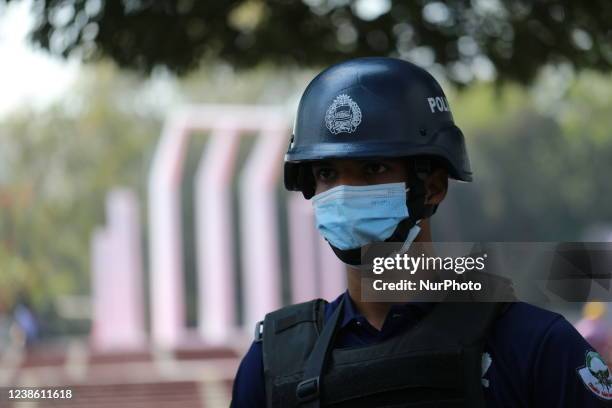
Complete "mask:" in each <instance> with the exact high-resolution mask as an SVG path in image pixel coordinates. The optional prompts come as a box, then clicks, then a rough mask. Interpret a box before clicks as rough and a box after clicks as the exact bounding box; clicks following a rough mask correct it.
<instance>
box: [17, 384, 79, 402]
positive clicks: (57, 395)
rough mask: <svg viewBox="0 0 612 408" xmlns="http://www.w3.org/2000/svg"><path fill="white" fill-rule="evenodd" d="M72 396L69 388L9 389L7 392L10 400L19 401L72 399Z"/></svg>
mask: <svg viewBox="0 0 612 408" xmlns="http://www.w3.org/2000/svg"><path fill="white" fill-rule="evenodd" d="M72 395H73V394H72V389H69V388H39V387H20V388H8V389H7V392H6V397H7V398H8V399H9V400H19V401H41V400H51V399H72Z"/></svg>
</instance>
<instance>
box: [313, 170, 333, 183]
mask: <svg viewBox="0 0 612 408" xmlns="http://www.w3.org/2000/svg"><path fill="white" fill-rule="evenodd" d="M316 175H317V179H319V180H322V181H330V180H332V179H333V178H334V177H335V175H336V172H335V170H334V169H327V168H323V169H318V170H317V171H316Z"/></svg>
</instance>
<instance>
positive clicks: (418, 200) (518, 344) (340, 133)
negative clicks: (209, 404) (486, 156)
mask: <svg viewBox="0 0 612 408" xmlns="http://www.w3.org/2000/svg"><path fill="white" fill-rule="evenodd" d="M449 177H450V178H453V179H456V180H461V181H464V182H469V181H471V180H472V173H471V170H470V165H469V161H468V157H467V154H466V149H465V144H464V137H463V134H462V133H461V131H460V129H459V128H458V127H457V126H455V124H454V122H453V118H452V114H451V111H450V108H449V104H448V101H447V100H446V98H445V96H444V93H443V91H442V89H441V87H440V85H439V84H438V83H437V82H436V81H435V79H434V78H433V77H432V76H431V75H430V74H429V73H427V72H426V71H425V70H423V69H421V68H419V67H417V66H415V65H413V64H411V63H408V62H405V61H401V60H397V59H392V58H361V59H355V60H351V61H347V62H343V63H340V64H337V65H334V66H332V67H330V68H328V69H326V70H325V71H323V72H322V73H321V74H319V75H318V76H317V77H316V78H315V79H314V80H312V82H311V83H310V84H309V85H308V87H307V88H306V91H305V92H304V94H303V96H302V99H301V101H300V104H299V108H298V114H297V119H296V123H295V128H294V134H293V136H292V139H291V143H290V146H289V150H288V152H287V154H286V156H285V186H286V188H287V189H289V190H294V191H301V192H302V193H303V195H304V197H305V198H306V199H312V201H313V206H314V210H315V219H316V223H317V228H318V230H319V231H320V233H321V234H322V235H323V237H324V238H325V239H326V240H327V241H328V243H329V244H330V246H331V247H332V249H333V251H334V252H335V254H336V255H337V256H338V257H339V258H340V260H342V261H343V262H344V263H345V264H346V265H347V268H346V269H347V282H348V288H347V290H346V291H345V292H344V293H343V294H340V296H338V298H336V299H335V300H334V301H332V302H330V303H328V302H326V301H324V300H320V299H318V300H313V301H311V302H306V303H302V304H298V305H292V306H289V307H286V308H283V309H280V310H278V311H275V312H272V313H269V314H268V315H266V317H265V319H264V321H262V322H260V323H259V324H258V326H257V328H256V336H255V341H254V342H253V344H252V345H251V347H250V349H249V350H248V352H247V354H246V356H245V357H244V359H243V360H242V363H241V364H240V367H239V369H238V373H237V375H236V379H235V382H234V389H233V399H232V406H234V407H239V408H241V407H293V406H309V407H316V406H333V407H376V406H388V407H391V406H392V407H408V406H409V407H433V406H435V407H484V406H490V407H498V406H504V407H519V406H525V407H591V406H600V405H604V406H605V405H607V403H608V402H609V401H610V399H612V377H610V373H609V371H608V368H607V366H606V363H605V362H604V361H603V359H602V358H601V357H600V356H599V354H597V352H595V350H593V349H592V348H591V347H590V346H589V344H588V343H587V342H586V341H585V340H584V339H583V338H582V337H581V336H580V335H579V334H578V332H577V331H576V330H575V329H574V328H573V327H572V326H571V325H570V324H569V323H568V322H567V321H566V320H565V319H564V318H563V317H562V316H560V315H558V314H556V313H552V312H549V311H546V310H543V309H540V308H537V307H535V306H531V305H529V304H526V303H522V302H515V303H511V304H505V305H502V304H499V303H486V304H485V303H471V304H463V303H462V304H461V306H457V304H455V305H454V306H452V304H450V303H426V302H408V303H402V304H398V303H375V302H362V301H361V292H360V275H359V271H358V269H356V268H355V265H358V264H359V263H360V250H361V247H363V246H364V245H367V244H370V243H372V242H382V241H392V242H400V243H404V244H405V245H404V246H405V247H407V246H409V245H410V243H411V242H413V241H414V242H429V241H431V231H430V224H429V218H430V217H431V216H432V215H433V214H434V213H435V210H436V208H437V206H438V205H439V204H440V203H441V202H442V200H443V199H444V197H445V195H446V192H447V182H448V178H449ZM381 197H382V199H381ZM449 305H450V306H449ZM477 306H478V307H477Z"/></svg>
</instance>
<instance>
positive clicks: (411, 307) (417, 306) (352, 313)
mask: <svg viewBox="0 0 612 408" xmlns="http://www.w3.org/2000/svg"><path fill="white" fill-rule="evenodd" d="M342 299H344V310H343V316H342V321H341V322H340V328H341V329H343V328H344V327H346V326H347V325H349V324H350V323H351V322H353V321H358V320H360V319H361V320H365V317H363V315H362V314H361V313H360V312H359V311H358V310H357V308H356V307H355V303H353V300H352V299H351V296H350V295H349V291H348V289H347V290H346V291H344V293H343V294H342V295H340V296H338V297H337V298H336V299H335V300H334V301H333V302H332V303H335V306H336V307H337V305H338V304H340V301H341V300H342ZM434 306H435V303H434V302H406V303H397V304H394V305H392V306H391V309H390V310H389V313H401V314H405V313H412V314H413V315H414V316H415V317H416V318H419V319H420V318H422V317H423V316H425V315H426V314H427V313H429V311H430V310H431V309H432V308H433V307H434Z"/></svg>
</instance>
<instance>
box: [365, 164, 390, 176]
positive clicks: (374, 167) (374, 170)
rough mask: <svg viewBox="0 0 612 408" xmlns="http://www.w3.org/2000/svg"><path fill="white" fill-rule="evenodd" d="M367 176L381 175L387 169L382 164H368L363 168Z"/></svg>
mask: <svg viewBox="0 0 612 408" xmlns="http://www.w3.org/2000/svg"><path fill="white" fill-rule="evenodd" d="M365 170H366V173H368V174H381V173H384V172H385V171H387V170H388V167H387V166H386V165H384V164H382V163H368V164H366V166H365Z"/></svg>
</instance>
